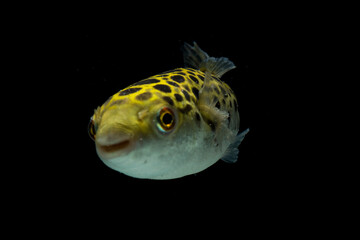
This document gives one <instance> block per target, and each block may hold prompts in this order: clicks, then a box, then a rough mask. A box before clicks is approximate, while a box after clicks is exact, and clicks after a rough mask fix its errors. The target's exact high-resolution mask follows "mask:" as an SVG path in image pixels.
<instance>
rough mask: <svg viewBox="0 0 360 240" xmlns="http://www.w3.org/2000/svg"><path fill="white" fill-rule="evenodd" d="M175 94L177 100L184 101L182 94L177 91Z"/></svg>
mask: <svg viewBox="0 0 360 240" xmlns="http://www.w3.org/2000/svg"><path fill="white" fill-rule="evenodd" d="M174 96H175V99H176V101H178V102H182V101H183V97H182V96H181V95H180V94H177V93H175V95H174Z"/></svg>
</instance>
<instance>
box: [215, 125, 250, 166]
mask: <svg viewBox="0 0 360 240" xmlns="http://www.w3.org/2000/svg"><path fill="white" fill-rule="evenodd" d="M248 132H249V129H246V130H245V131H243V132H242V133H240V134H238V135H237V136H236V137H235V140H234V142H233V143H231V144H230V145H229V147H228V148H227V149H226V151H225V153H224V156H222V157H221V160H223V161H225V162H227V163H235V162H236V161H237V159H238V154H239V149H238V147H239V145H240V143H241V142H242V140H244V137H245V135H246V134H247V133H248Z"/></svg>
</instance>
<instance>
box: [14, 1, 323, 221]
mask: <svg viewBox="0 0 360 240" xmlns="http://www.w3.org/2000/svg"><path fill="white" fill-rule="evenodd" d="M160 13H162V12H161V11H160V12H158V13H157V15H156V16H157V18H156V19H154V16H152V15H151V14H150V15H147V16H142V17H141V20H139V19H140V18H135V17H118V16H119V14H115V15H113V16H110V17H108V18H104V19H103V18H101V17H99V16H96V15H95V16H91V18H84V19H81V20H78V21H74V22H73V21H68V22H67V23H66V24H65V23H63V22H62V20H64V22H65V21H66V17H65V16H63V17H62V18H61V19H60V21H57V22H56V23H54V24H49V25H45V26H42V28H41V32H42V34H41V35H39V36H40V37H39V36H38V37H36V38H35V41H37V45H36V46H41V49H42V51H43V53H44V54H43V57H42V61H41V63H39V64H38V63H37V62H36V64H37V67H38V69H39V70H40V72H41V74H40V75H43V76H44V77H45V80H44V81H40V80H39V81H33V82H31V85H32V86H33V87H34V86H35V87H37V88H38V89H39V91H38V92H35V91H32V92H31V95H32V98H33V99H35V100H36V101H37V102H36V103H35V104H33V105H32V106H36V109H35V110H34V113H33V115H34V116H36V117H34V118H32V119H35V121H34V124H32V125H31V127H32V129H33V132H29V134H34V135H36V136H34V138H32V141H33V142H31V143H29V146H31V147H30V149H29V150H28V152H27V153H29V152H30V153H33V154H32V155H31V156H32V157H34V158H35V159H36V161H33V160H32V161H28V160H29V158H25V159H24V160H23V161H25V162H24V163H22V166H20V164H19V163H16V164H18V165H19V166H20V167H18V168H17V169H19V170H18V171H19V174H18V175H20V176H21V178H23V179H24V180H22V181H21V188H20V189H21V190H18V189H15V190H14V191H15V192H16V191H19V192H20V195H21V197H19V199H23V198H26V199H29V198H30V199H32V200H33V201H27V203H25V208H27V206H28V207H29V208H31V209H34V212H36V209H44V207H43V206H42V205H44V206H45V205H46V206H48V207H45V209H49V212H50V215H53V214H54V211H55V213H57V214H59V213H60V214H68V215H70V216H73V214H75V215H81V217H84V216H88V215H94V214H97V213H107V214H114V216H115V217H118V216H119V214H120V215H121V214H124V211H125V210H129V209H130V210H131V211H136V214H137V215H134V216H133V217H136V216H139V218H141V219H142V220H145V221H151V217H150V216H152V215H153V214H155V215H156V214H165V215H166V214H168V215H169V216H171V217H174V216H179V218H181V217H184V216H186V217H188V218H187V220H189V218H194V219H196V218H197V217H200V216H201V218H204V216H208V215H211V216H215V215H216V214H220V217H219V216H217V219H216V221H215V220H214V221H215V222H223V223H224V224H225V225H227V224H228V225H229V226H238V225H241V224H245V225H243V226H248V227H250V228H256V225H257V224H262V223H264V222H271V221H274V219H275V218H278V219H279V218H280V220H278V221H279V224H281V225H287V226H288V227H290V226H291V223H287V222H286V221H287V219H293V218H294V216H298V215H302V216H303V215H306V213H307V211H308V207H309V206H310V205H317V204H318V202H316V199H315V197H314V196H316V192H317V191H318V190H319V186H321V185H322V181H318V182H317V183H316V184H313V182H312V181H311V180H312V179H314V177H313V173H314V170H313V168H312V167H313V166H314V164H313V163H312V160H311V159H309V158H303V156H302V154H303V149H305V148H306V149H309V148H311V146H306V147H305V146H304V145H303V144H302V143H301V144H299V142H301V141H299V139H300V138H301V136H304V135H307V133H306V130H305V129H304V127H303V125H304V124H303V123H306V122H307V121H308V119H305V118H304V115H302V114H301V113H300V112H301V110H302V108H304V105H305V104H306V101H307V97H308V96H309V93H308V92H304V91H303V86H308V83H309V81H311V80H312V78H313V77H312V76H309V75H306V74H305V73H304V70H305V69H307V68H311V62H312V61H313V58H316V54H315V56H314V55H313V56H311V57H310V56H309V55H308V54H307V53H308V51H309V50H308V49H309V47H312V44H313V43H311V36H310V37H309V35H304V34H302V30H303V29H302V21H303V18H299V19H297V20H296V21H287V20H288V19H289V16H286V15H285V16H284V15H279V16H278V15H276V14H275V13H272V12H270V11H269V12H268V11H267V10H264V9H263V10H262V12H258V9H257V8H256V9H254V11H253V12H252V13H251V14H250V13H249V14H245V13H246V11H245V10H244V9H242V10H240V12H229V13H228V14H226V13H227V12H222V13H223V15H222V16H221V17H220V16H219V17H217V15H216V12H210V13H209V12H201V14H200V12H192V14H193V15H191V17H185V16H184V15H181V17H180V15H176V14H174V15H172V14H167V15H165V14H164V15H161V14H160ZM195 13H196V14H195ZM205 13H206V14H205ZM288 14H289V15H291V12H289V13H288ZM209 16H211V17H209ZM80 18H81V17H80ZM171 18H172V21H170V20H169V19H171ZM174 18H176V19H175V20H176V21H173V20H174ZM90 19H92V20H90ZM185 20H187V21H185ZM69 22H70V23H69ZM31 33H32V34H33V32H31ZM44 33H45V34H44ZM44 35H45V36H44ZM310 35H311V34H310ZM43 36H44V37H43ZM193 41H196V42H197V43H198V44H199V46H200V47H201V48H202V49H203V50H204V51H206V52H207V53H208V54H209V55H210V56H214V57H221V56H224V57H228V58H229V59H230V60H231V61H233V62H234V63H235V65H236V66H237V68H236V69H234V70H232V71H230V72H228V73H226V74H225V75H224V76H223V78H222V80H223V81H225V82H227V83H228V84H229V85H230V87H232V89H233V90H234V92H235V94H236V96H237V98H238V103H239V112H240V119H241V123H240V131H243V130H245V129H246V128H249V129H250V132H249V133H248V134H247V136H246V137H245V139H244V141H243V142H242V144H241V145H240V147H239V150H240V153H239V160H238V162H237V163H235V164H227V163H224V162H222V161H219V162H217V163H216V164H215V165H213V166H211V167H210V168H208V169H206V170H204V171H202V172H200V173H198V174H196V175H191V176H186V177H183V178H180V179H174V180H164V181H159V180H143V179H136V178H132V177H128V176H126V175H123V174H121V173H118V172H116V171H114V170H112V169H110V168H108V167H106V166H105V165H104V164H103V163H102V162H101V160H100V159H99V158H98V156H97V154H96V151H95V146H94V142H93V141H92V140H91V139H90V138H89V136H88V133H87V127H88V123H89V120H90V117H91V116H92V114H93V111H94V109H95V108H97V106H99V105H101V104H102V103H103V102H104V101H106V100H107V99H108V97H109V96H111V95H112V94H114V93H116V92H118V91H119V90H121V89H123V88H125V87H127V86H128V85H130V84H132V83H134V82H136V81H139V80H142V79H144V78H147V77H149V76H152V75H155V74H158V73H161V72H163V71H167V70H171V69H174V68H177V67H182V66H183V58H182V52H181V50H180V49H181V47H182V45H183V44H184V42H188V43H192V42H193ZM35 52H37V49H35ZM305 75H306V76H305ZM315 77H316V76H315ZM43 89H46V90H45V91H43ZM44 99H45V100H46V101H44ZM49 104H50V107H49ZM306 116H309V115H306ZM35 139H36V140H35ZM38 139H41V140H38ZM189 144H190V143H189ZM25 166H26V167H25ZM28 170H29V171H28ZM24 172H25V173H24ZM18 175H14V176H13V177H12V178H13V179H16V178H17V177H15V176H18ZM304 193H305V194H304ZM27 204H28V205H27ZM33 204H35V205H33ZM74 209H75V210H74ZM145 210H146V211H145ZM149 210H150V211H152V212H153V213H152V214H149V215H147V214H145V213H146V212H147V211H149ZM142 211H143V212H142ZM222 214H223V216H224V219H222V218H221V215H222ZM55 215H56V214H55ZM232 217H235V218H236V217H238V218H239V219H238V220H236V221H234V222H232V221H231V220H230V218H232ZM225 218H226V219H225ZM195 222H196V220H195ZM240 222H241V223H240ZM265 225H266V223H264V224H263V226H265Z"/></svg>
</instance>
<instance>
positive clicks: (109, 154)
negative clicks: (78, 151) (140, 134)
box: [95, 132, 135, 161]
mask: <svg viewBox="0 0 360 240" xmlns="http://www.w3.org/2000/svg"><path fill="white" fill-rule="evenodd" d="M95 143H96V151H97V153H98V155H99V157H100V158H101V159H102V160H104V161H106V160H111V159H113V158H116V157H120V156H123V155H126V154H128V153H129V152H131V151H132V150H133V149H134V147H135V139H134V137H133V136H132V135H131V134H128V133H124V132H109V133H107V134H103V135H101V136H97V137H96V141H95Z"/></svg>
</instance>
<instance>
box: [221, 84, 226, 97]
mask: <svg viewBox="0 0 360 240" xmlns="http://www.w3.org/2000/svg"><path fill="white" fill-rule="evenodd" d="M219 88H220V90H221V93H222V94H223V95H224V96H227V92H226V91H225V89H224V88H223V87H222V86H219Z"/></svg>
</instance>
